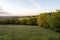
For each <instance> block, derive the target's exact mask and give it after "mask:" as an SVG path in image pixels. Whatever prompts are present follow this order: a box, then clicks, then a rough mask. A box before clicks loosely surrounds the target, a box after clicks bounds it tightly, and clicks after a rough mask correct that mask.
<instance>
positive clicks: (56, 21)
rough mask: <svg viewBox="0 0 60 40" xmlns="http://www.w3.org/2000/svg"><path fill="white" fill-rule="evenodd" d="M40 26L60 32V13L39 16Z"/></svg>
mask: <svg viewBox="0 0 60 40" xmlns="http://www.w3.org/2000/svg"><path fill="white" fill-rule="evenodd" d="M38 25H39V26H40V27H44V28H49V29H52V30H54V31H58V32H60V11H56V12H52V13H50V14H48V13H43V14H40V15H39V16H38Z"/></svg>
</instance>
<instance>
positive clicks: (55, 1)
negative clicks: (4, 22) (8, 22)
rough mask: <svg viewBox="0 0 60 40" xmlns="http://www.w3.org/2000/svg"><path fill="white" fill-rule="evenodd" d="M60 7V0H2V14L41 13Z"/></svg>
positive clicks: (0, 7) (0, 3)
mask: <svg viewBox="0 0 60 40" xmlns="http://www.w3.org/2000/svg"><path fill="white" fill-rule="evenodd" d="M56 9H60V0H0V12H1V11H4V12H8V13H7V14H6V13H5V14H4V13H0V16H27V15H39V14H40V13H42V12H51V11H55V10H56Z"/></svg>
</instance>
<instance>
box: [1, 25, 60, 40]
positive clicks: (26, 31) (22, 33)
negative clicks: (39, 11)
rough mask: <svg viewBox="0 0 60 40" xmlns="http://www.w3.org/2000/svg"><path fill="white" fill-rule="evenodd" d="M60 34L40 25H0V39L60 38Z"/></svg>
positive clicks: (33, 39)
mask: <svg viewBox="0 0 60 40" xmlns="http://www.w3.org/2000/svg"><path fill="white" fill-rule="evenodd" d="M59 37H60V34H59V33H56V32H54V31H51V30H49V29H44V28H40V27H38V26H26V25H0V40H59Z"/></svg>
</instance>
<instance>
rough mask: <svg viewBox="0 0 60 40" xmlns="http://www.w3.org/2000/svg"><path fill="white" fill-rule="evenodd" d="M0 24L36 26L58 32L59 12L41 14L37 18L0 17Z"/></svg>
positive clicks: (59, 23)
mask: <svg viewBox="0 0 60 40" xmlns="http://www.w3.org/2000/svg"><path fill="white" fill-rule="evenodd" d="M0 24H4V25H6V24H14V25H38V26H39V27H43V28H47V29H51V30H54V31H57V32H60V10H57V11H56V12H49V13H41V14H40V15H38V16H27V17H4V18H2V17H1V18H0Z"/></svg>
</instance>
